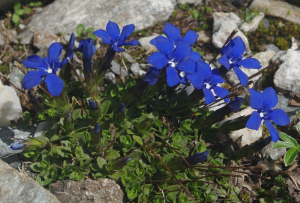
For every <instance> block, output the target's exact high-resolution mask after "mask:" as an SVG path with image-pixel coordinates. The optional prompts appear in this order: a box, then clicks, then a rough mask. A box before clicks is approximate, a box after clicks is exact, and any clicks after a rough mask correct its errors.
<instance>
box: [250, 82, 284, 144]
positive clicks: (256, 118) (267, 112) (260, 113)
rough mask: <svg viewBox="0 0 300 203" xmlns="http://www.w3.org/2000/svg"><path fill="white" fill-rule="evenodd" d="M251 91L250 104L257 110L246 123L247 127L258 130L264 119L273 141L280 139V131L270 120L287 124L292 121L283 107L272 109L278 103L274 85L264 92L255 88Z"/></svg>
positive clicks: (279, 123) (282, 124) (278, 123)
mask: <svg viewBox="0 0 300 203" xmlns="http://www.w3.org/2000/svg"><path fill="white" fill-rule="evenodd" d="M249 92H250V106H251V108H253V109H256V110H257V111H254V112H252V114H251V116H250V118H249V120H248V121H247V123H246V127H247V128H249V129H254V130H258V128H259V126H260V124H261V120H264V124H265V126H266V127H267V129H268V130H269V132H270V135H271V137H272V141H273V142H277V141H278V140H279V133H278V132H277V130H276V128H275V127H274V126H273V125H272V123H271V122H270V121H271V120H273V122H274V123H276V124H277V125H280V126H285V125H287V124H289V123H290V119H289V117H288V115H287V114H286V113H285V112H284V111H283V110H282V109H272V108H274V107H275V106H276V104H277V103H278V98H277V95H276V92H275V90H274V89H273V88H272V87H268V88H267V89H265V90H264V91H263V93H261V92H259V91H257V90H254V89H249Z"/></svg>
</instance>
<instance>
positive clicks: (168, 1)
mask: <svg viewBox="0 0 300 203" xmlns="http://www.w3.org/2000/svg"><path fill="white" fill-rule="evenodd" d="M175 5H176V1H175V0H110V1H107V0H94V1H91V0H89V1H82V0H56V1H54V2H53V3H51V4H49V5H47V6H46V7H44V9H43V11H42V12H41V13H38V14H35V15H33V16H32V20H31V22H29V24H28V27H29V28H32V29H37V30H43V31H45V32H48V33H54V34H58V33H61V32H64V33H72V32H74V33H75V31H76V27H77V25H79V24H83V25H84V26H85V27H87V28H88V27H93V28H94V29H95V30H98V29H105V27H106V24H107V23H108V21H109V20H111V21H113V22H115V23H117V24H118V25H119V26H120V27H121V28H122V27H124V26H125V25H127V24H134V25H135V31H137V30H141V29H144V28H146V27H150V26H152V25H155V24H156V23H157V22H161V21H166V20H168V19H169V17H170V15H171V14H172V13H173V11H174V6H175Z"/></svg>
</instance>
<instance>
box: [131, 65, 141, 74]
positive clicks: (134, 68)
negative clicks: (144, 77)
mask: <svg viewBox="0 0 300 203" xmlns="http://www.w3.org/2000/svg"><path fill="white" fill-rule="evenodd" d="M130 70H131V72H132V73H133V75H134V76H139V71H140V70H141V68H140V65H139V64H138V63H134V64H132V65H131V67H130Z"/></svg>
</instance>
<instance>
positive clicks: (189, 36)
mask: <svg viewBox="0 0 300 203" xmlns="http://www.w3.org/2000/svg"><path fill="white" fill-rule="evenodd" d="M198 37H199V35H198V34H197V32H195V31H193V30H188V31H187V32H186V33H185V35H184V37H183V39H182V41H183V42H187V43H188V44H189V45H192V44H194V43H195V42H196V41H197V39H198Z"/></svg>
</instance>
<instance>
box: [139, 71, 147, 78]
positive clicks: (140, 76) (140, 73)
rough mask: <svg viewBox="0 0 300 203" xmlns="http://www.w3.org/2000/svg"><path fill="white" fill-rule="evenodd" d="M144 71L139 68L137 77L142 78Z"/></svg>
mask: <svg viewBox="0 0 300 203" xmlns="http://www.w3.org/2000/svg"><path fill="white" fill-rule="evenodd" d="M146 73H147V72H146V71H143V70H140V71H139V78H143V77H144V76H145V75H146Z"/></svg>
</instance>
